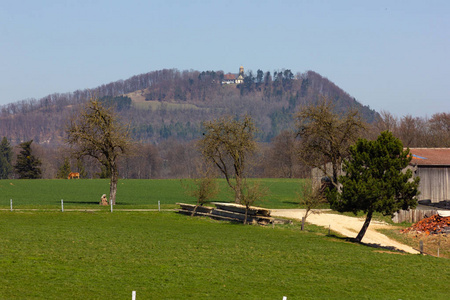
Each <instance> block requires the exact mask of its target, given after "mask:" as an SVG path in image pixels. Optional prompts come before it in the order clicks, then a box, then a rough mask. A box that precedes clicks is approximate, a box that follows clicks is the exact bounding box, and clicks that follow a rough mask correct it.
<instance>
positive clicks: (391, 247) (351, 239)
mask: <svg viewBox="0 0 450 300" xmlns="http://www.w3.org/2000/svg"><path fill="white" fill-rule="evenodd" d="M327 236H328V237H332V238H335V239H338V240H341V241H345V242H348V243H352V244H359V245H362V246H366V247H370V248H376V249H382V250H387V251H393V252H398V253H405V254H406V253H408V252H406V251H403V250H400V249H398V248H395V247H394V246H382V245H380V244H373V243H372V244H371V243H363V242H358V241H356V238H350V237H342V236H337V235H335V234H327Z"/></svg>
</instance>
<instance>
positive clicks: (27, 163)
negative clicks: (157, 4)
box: [14, 140, 42, 179]
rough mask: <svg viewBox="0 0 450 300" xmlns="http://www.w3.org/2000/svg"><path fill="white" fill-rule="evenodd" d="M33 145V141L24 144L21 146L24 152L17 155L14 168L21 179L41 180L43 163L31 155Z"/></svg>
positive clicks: (21, 151)
mask: <svg viewBox="0 0 450 300" xmlns="http://www.w3.org/2000/svg"><path fill="white" fill-rule="evenodd" d="M31 143H33V140H31V141H28V142H23V143H21V144H20V145H19V147H20V148H22V150H20V153H19V154H18V155H17V162H16V165H15V166H14V168H15V169H16V172H17V174H19V179H37V178H41V174H42V171H41V168H40V166H41V164H42V163H41V161H40V160H39V159H38V158H36V157H35V156H34V155H33V154H32V153H31Z"/></svg>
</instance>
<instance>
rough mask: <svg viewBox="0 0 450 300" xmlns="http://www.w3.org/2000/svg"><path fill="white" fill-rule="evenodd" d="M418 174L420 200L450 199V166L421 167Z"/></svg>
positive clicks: (438, 200)
mask: <svg viewBox="0 0 450 300" xmlns="http://www.w3.org/2000/svg"><path fill="white" fill-rule="evenodd" d="M416 175H417V176H419V177H420V184H419V191H420V195H419V196H418V197H417V198H418V200H431V202H433V203H437V202H440V201H444V200H450V168H446V167H442V168H434V167H433V168H427V167H419V168H418V169H417V171H416Z"/></svg>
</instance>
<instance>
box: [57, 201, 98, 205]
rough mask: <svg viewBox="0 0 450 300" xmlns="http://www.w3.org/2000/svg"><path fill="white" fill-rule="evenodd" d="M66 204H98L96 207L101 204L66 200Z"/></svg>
mask: <svg viewBox="0 0 450 300" xmlns="http://www.w3.org/2000/svg"><path fill="white" fill-rule="evenodd" d="M66 203H68V204H96V205H98V204H99V201H95V202H94V201H65V200H64V204H66Z"/></svg>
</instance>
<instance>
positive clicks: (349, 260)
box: [0, 179, 450, 300]
mask: <svg viewBox="0 0 450 300" xmlns="http://www.w3.org/2000/svg"><path fill="white" fill-rule="evenodd" d="M258 181H259V182H261V184H262V185H264V186H266V187H268V189H269V190H270V194H269V196H268V197H267V199H266V200H265V201H263V202H262V203H256V205H259V206H264V207H268V208H298V207H299V206H298V204H296V201H297V200H296V197H297V192H298V190H299V186H300V184H301V180H299V179H261V180H258ZM220 185H221V193H220V196H219V197H218V199H216V200H217V201H232V200H233V195H232V193H230V192H229V189H228V188H227V186H226V183H225V181H223V180H221V181H220ZM108 190H109V181H108V180H99V179H97V180H0V208H1V209H2V210H1V211H0V231H1V236H0V299H129V298H130V297H131V292H132V291H133V290H135V291H137V299H204V298H210V299H280V300H281V299H282V297H283V296H287V297H288V300H291V299H317V298H320V299H349V298H350V299H423V298H430V299H447V298H448V279H449V278H450V271H449V270H450V268H449V267H450V262H449V260H448V259H438V258H434V257H428V256H419V255H403V254H399V253H396V252H390V251H385V250H380V249H376V248H371V247H367V246H363V245H359V244H353V243H350V242H348V241H347V240H346V239H344V238H340V237H337V236H327V230H326V229H323V228H318V227H315V226H312V225H308V226H307V230H306V231H300V230H299V227H300V226H299V225H298V224H293V225H277V226H276V227H275V228H272V227H271V226H268V227H261V226H244V225H240V224H232V223H228V222H218V221H213V220H210V219H204V218H191V217H188V216H184V215H179V214H176V213H175V212H171V211H169V212H157V211H156V212H150V211H133V212H130V211H124V210H122V211H121V210H120V209H126V208H156V207H157V203H158V201H160V202H161V207H162V208H174V207H176V205H175V203H176V202H187V203H195V199H193V198H189V197H186V196H185V194H184V190H183V188H182V185H181V181H180V180H120V181H119V188H118V195H117V202H118V204H117V205H116V207H115V212H114V213H110V212H109V207H103V208H101V210H98V211H95V210H92V209H93V208H100V206H99V205H98V202H99V201H100V196H101V194H103V193H106V194H107V193H108ZM9 199H13V207H14V209H15V210H14V211H13V212H10V211H9V204H10V202H9ZM61 199H64V207H65V209H69V208H78V209H86V211H83V212H80V211H65V212H61V211H57V210H58V209H59V208H60V205H61ZM20 208H24V209H30V208H31V209H36V210H20ZM50 209H53V210H50Z"/></svg>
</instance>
